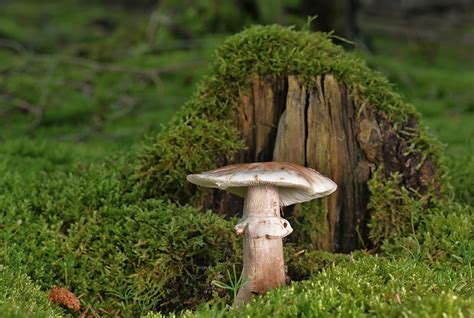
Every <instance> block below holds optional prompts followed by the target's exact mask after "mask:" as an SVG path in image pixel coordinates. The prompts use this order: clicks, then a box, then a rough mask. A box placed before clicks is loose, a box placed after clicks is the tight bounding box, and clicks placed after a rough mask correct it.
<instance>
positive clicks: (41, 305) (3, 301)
mask: <svg viewBox="0 0 474 318" xmlns="http://www.w3.org/2000/svg"><path fill="white" fill-rule="evenodd" d="M0 313H1V316H2V317H3V318H52V317H61V316H62V313H61V310H60V309H59V308H58V307H56V306H54V305H52V304H51V303H50V302H49V301H48V295H47V293H46V292H44V291H41V289H40V288H39V286H38V285H36V284H34V283H33V282H32V281H31V279H30V278H29V277H28V275H26V274H25V273H23V272H18V271H16V270H13V269H12V268H11V267H5V266H3V265H0Z"/></svg>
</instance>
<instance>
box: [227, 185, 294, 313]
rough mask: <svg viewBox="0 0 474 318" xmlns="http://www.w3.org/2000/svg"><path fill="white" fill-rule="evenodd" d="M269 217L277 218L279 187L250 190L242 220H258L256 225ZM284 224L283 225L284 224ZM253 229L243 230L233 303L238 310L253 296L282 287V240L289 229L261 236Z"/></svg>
mask: <svg viewBox="0 0 474 318" xmlns="http://www.w3.org/2000/svg"><path fill="white" fill-rule="evenodd" d="M269 217H278V218H279V217H280V204H279V194H278V188H277V187H274V186H253V187H249V188H248V189H247V196H246V197H245V203H244V211H243V219H250V218H252V219H254V218H255V219H256V220H260V221H258V222H259V223H265V222H267V220H268V219H269ZM270 219H271V218H270ZM285 221H286V220H285ZM284 224H285V226H286V223H284ZM288 225H289V224H288ZM252 228H253V227H252V226H250V225H247V226H246V227H245V230H244V261H243V267H244V268H243V277H244V284H243V286H242V287H241V288H240V289H239V292H238V294H237V299H236V300H235V305H236V306H237V307H240V306H242V305H244V304H246V303H247V302H249V301H250V299H251V298H252V297H253V296H254V295H259V294H263V293H265V292H266V291H268V290H269V289H272V288H276V287H279V286H282V285H284V284H285V263H284V258H283V242H282V237H283V236H286V235H287V234H289V233H291V227H290V230H289V231H288V233H287V234H285V235H283V236H270V235H265V236H263V237H261V236H259V235H254V233H252V231H253V230H252ZM254 228H255V227H254Z"/></svg>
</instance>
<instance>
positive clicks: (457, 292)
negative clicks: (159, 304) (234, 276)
mask: <svg viewBox="0 0 474 318" xmlns="http://www.w3.org/2000/svg"><path fill="white" fill-rule="evenodd" d="M470 283H472V274H471V272H470V268H469V266H464V267H463V268H462V269H460V270H458V271H453V270H449V268H443V269H439V270H433V269H431V268H430V267H429V266H427V265H426V264H423V263H416V262H412V260H411V259H409V258H408V259H407V258H399V259H397V260H389V259H387V258H384V257H378V256H370V255H366V254H362V253H354V254H353V255H352V257H351V259H350V260H349V261H346V262H340V263H333V264H330V265H328V266H326V267H325V268H324V269H322V270H321V271H320V272H318V273H315V274H314V275H313V276H312V277H311V278H310V279H309V280H307V281H303V282H299V283H293V284H291V285H290V286H288V287H286V288H280V289H276V290H272V291H270V292H269V293H268V294H267V295H265V296H263V297H256V298H255V299H254V300H253V301H252V302H251V303H250V304H248V305H247V306H246V307H244V308H243V309H242V310H240V311H236V310H233V309H226V308H222V307H220V306H202V307H201V308H199V309H198V310H197V311H196V312H195V313H192V312H185V313H184V314H183V315H182V316H184V317H211V316H212V317H300V316H301V317H367V316H369V317H370V316H373V317H400V316H407V317H468V316H469V314H470V312H471V311H472V309H473V306H474V300H473V298H472V287H471V285H470ZM148 317H150V318H151V317H160V315H156V316H154V315H152V314H150V315H148Z"/></svg>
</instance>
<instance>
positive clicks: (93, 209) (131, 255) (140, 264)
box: [0, 160, 242, 317]
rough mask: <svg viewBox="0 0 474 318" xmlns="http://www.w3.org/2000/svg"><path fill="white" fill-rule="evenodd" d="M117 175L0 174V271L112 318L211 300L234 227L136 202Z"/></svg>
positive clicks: (79, 171)
mask: <svg viewBox="0 0 474 318" xmlns="http://www.w3.org/2000/svg"><path fill="white" fill-rule="evenodd" d="M0 162H1V160H0ZM122 165H125V166H126V164H123V163H122V162H121V161H119V160H114V161H109V162H108V163H106V164H97V165H86V164H80V165H79V164H78V165H74V166H73V167H72V168H71V169H64V170H66V171H62V169H59V170H58V171H49V173H45V172H43V171H38V172H36V171H30V173H28V174H26V173H22V174H20V173H18V172H12V171H8V166H5V167H3V166H2V164H0V172H1V175H2V179H1V180H0V220H1V223H2V224H1V226H2V228H1V230H0V264H7V265H8V266H9V267H11V268H15V269H16V270H17V269H18V270H21V271H23V272H25V273H27V274H28V275H29V276H30V277H31V278H32V279H34V280H35V281H36V282H37V283H38V284H39V285H40V286H41V288H43V289H45V290H47V289H49V288H50V287H51V286H53V285H58V286H64V287H68V289H70V290H71V291H72V292H74V293H75V294H76V295H80V296H81V301H82V302H83V304H84V306H87V305H88V304H91V305H92V306H93V308H94V309H95V310H96V311H100V312H102V313H103V314H108V315H110V316H127V317H128V316H139V315H140V314H141V313H143V312H147V311H149V310H162V311H164V312H167V311H169V310H181V309H185V308H193V307H194V306H196V304H198V303H201V302H204V301H208V300H210V299H211V298H212V297H213V289H212V287H211V284H210V282H211V280H213V279H215V278H218V277H221V276H222V275H223V274H224V273H225V270H226V269H227V268H230V267H231V265H230V264H232V263H238V262H239V261H240V259H241V255H242V252H241V242H240V241H239V239H238V238H237V237H236V235H235V234H234V233H233V230H232V228H233V223H234V220H232V221H227V220H224V219H223V218H221V217H220V216H218V215H215V214H213V213H211V212H207V213H204V212H201V211H198V210H196V209H195V208H192V207H189V206H180V205H176V204H171V203H168V202H165V201H162V200H155V199H150V200H142V194H141V193H140V192H134V190H133V189H132V188H130V187H129V184H128V182H127V180H126V178H125V176H126V174H127V173H126V171H127V169H126V168H124V167H123V166H122ZM30 169H31V168H30ZM0 285H1V284H0ZM0 287H1V286H0ZM0 289H1V288H0Z"/></svg>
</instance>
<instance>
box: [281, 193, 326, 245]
mask: <svg viewBox="0 0 474 318" xmlns="http://www.w3.org/2000/svg"><path fill="white" fill-rule="evenodd" d="M326 214H327V212H326V209H325V207H324V201H323V200H312V201H309V202H304V203H302V204H300V205H298V206H296V207H295V208H294V209H293V211H292V213H291V215H289V216H288V217H287V218H288V220H289V221H290V224H292V226H293V227H294V228H295V229H298V230H297V231H294V232H293V233H292V234H291V235H290V236H288V238H287V239H288V240H289V241H290V242H294V243H300V244H301V243H302V242H304V245H305V247H307V248H309V249H315V248H316V249H327V246H325V242H321V239H320V238H321V237H324V235H325V234H326V233H327V231H328V230H329V228H328V223H327V221H326Z"/></svg>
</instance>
